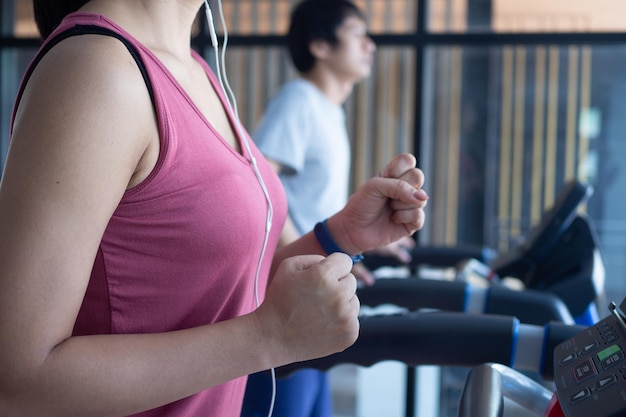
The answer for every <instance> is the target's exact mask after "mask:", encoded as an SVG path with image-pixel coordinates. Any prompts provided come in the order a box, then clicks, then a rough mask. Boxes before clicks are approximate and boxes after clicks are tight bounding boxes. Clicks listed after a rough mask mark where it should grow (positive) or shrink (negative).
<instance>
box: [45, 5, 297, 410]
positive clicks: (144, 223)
mask: <svg viewBox="0 0 626 417" xmlns="http://www.w3.org/2000/svg"><path fill="white" fill-rule="evenodd" d="M77 24H80V25H97V26H101V27H104V28H108V29H111V30H113V31H115V32H117V33H119V34H121V35H122V36H123V37H124V38H125V39H126V40H127V41H129V42H130V44H132V45H133V46H134V47H135V49H136V50H137V51H139V55H140V57H141V59H142V61H143V63H144V65H145V68H146V70H147V74H148V77H149V79H150V84H151V85H152V88H153V92H154V105H155V109H156V112H157V116H158V127H159V131H160V140H161V151H160V155H159V158H158V162H157V164H156V167H155V168H154V170H153V172H152V173H151V174H150V175H149V177H148V178H147V179H146V180H145V181H143V182H142V183H141V184H139V185H138V186H136V187H134V188H132V189H130V190H128V191H127V192H126V193H125V194H124V196H123V198H122V201H121V202H120V204H119V206H118V208H117V209H116V210H115V213H114V214H113V216H112V218H111V220H110V222H109V224H108V227H107V228H106V231H105V233H104V236H103V237H102V242H101V244H100V248H99V250H98V253H97V256H96V259H95V262H94V266H93V271H92V274H91V280H90V282H89V286H88V289H87V293H86V295H85V299H84V301H83V305H82V307H81V310H80V313H79V315H78V319H77V321H76V325H75V328H74V334H75V335H87V334H109V333H152V332H165V331H171V330H178V329H185V328H190V327H195V326H199V325H204V324H207V323H215V322H219V321H222V320H228V319H230V318H233V317H236V316H240V315H243V314H246V313H248V312H250V311H252V310H253V309H254V308H255V301H254V276H255V270H256V267H257V262H258V259H259V256H260V253H261V248H262V244H263V239H264V234H265V222H266V212H267V203H266V200H265V197H264V195H263V192H262V190H261V188H260V186H259V184H258V182H257V179H256V177H255V175H254V173H253V170H252V167H251V165H250V163H249V161H248V158H247V156H248V155H247V153H246V151H245V147H244V146H242V149H244V151H243V155H241V154H239V153H238V152H237V151H236V150H234V149H233V148H232V147H231V146H229V145H228V144H227V143H226V142H225V141H224V140H223V139H222V138H221V137H220V136H219V135H218V133H217V132H216V131H215V130H214V128H213V126H211V124H210V123H209V122H208V121H207V120H206V119H205V118H204V117H203V116H202V114H201V113H200V112H199V110H198V109H197V107H196V106H195V105H194V104H193V102H192V101H191V100H190V98H189V97H188V95H187V94H186V93H185V91H184V90H183V89H182V88H181V86H180V85H179V84H178V82H177V81H176V80H175V79H174V78H173V76H172V75H171V74H170V72H169V71H168V70H167V68H166V67H165V66H164V65H163V64H162V63H161V62H160V61H159V60H158V59H157V58H156V57H155V56H154V55H153V54H152V53H151V52H150V51H149V50H148V49H147V48H146V47H144V46H143V45H141V44H140V43H139V42H138V41H137V40H135V39H133V37H132V36H131V35H130V34H128V33H126V32H125V31H124V30H123V29H121V28H120V27H118V26H117V25H116V24H115V23H113V22H111V21H110V20H108V19H106V18H104V17H102V16H99V15H94V14H88V13H74V14H72V15H70V16H68V17H67V18H66V19H65V20H64V21H63V23H62V24H61V26H60V27H59V28H58V29H57V31H56V32H59V31H63V30H65V29H68V28H70V27H72V26H74V25H77ZM52 37H54V34H53V35H52V36H51V37H50V38H52ZM192 53H193V55H194V57H195V58H196V59H197V60H198V61H200V62H201V63H202V65H203V66H204V67H205V68H206V72H207V74H208V76H209V78H210V80H211V82H212V84H213V86H214V88H215V89H216V90H217V91H220V97H221V100H222V104H224V105H225V106H226V104H225V103H226V102H225V100H224V96H223V94H222V93H221V90H220V87H219V83H217V82H216V77H215V76H214V75H213V73H212V72H211V70H210V69H209V67H208V65H207V64H206V63H205V62H204V61H203V60H202V59H201V58H200V57H199V56H198V55H197V54H195V53H194V52H192ZM229 115H230V118H231V123H235V121H234V117H233V116H232V114H230V113H229ZM239 140H240V141H241V138H240V139H239ZM250 145H251V148H252V153H253V154H254V156H255V157H256V159H257V161H258V165H259V169H260V171H261V174H262V177H263V178H264V180H265V182H266V184H267V188H268V190H269V193H270V196H271V201H272V204H273V207H274V221H273V227H272V232H271V236H270V240H269V244H268V249H267V252H266V256H265V259H264V260H263V263H262V269H261V276H260V282H259V292H260V295H261V297H263V295H264V289H265V286H266V284H267V276H268V273H269V268H270V265H271V260H272V257H273V255H274V249H275V247H276V244H277V241H278V237H279V234H280V230H281V229H282V225H283V223H284V219H285V216H286V200H285V196H284V192H283V189H282V186H281V184H280V181H279V179H278V177H277V176H276V175H275V174H274V172H273V170H272V169H271V168H270V167H269V165H268V164H267V163H266V162H265V160H264V158H263V157H262V156H261V154H260V153H259V151H258V150H257V149H256V147H255V146H254V144H253V143H252V141H250ZM261 299H262V298H261ZM250 348H251V349H254V347H253V346H251V347H250ZM207 372H210V370H207ZM245 382H246V379H245V378H239V379H237V380H234V381H230V382H228V383H225V384H223V385H221V386H218V387H215V388H212V389H209V390H206V391H203V392H201V393H198V394H196V395H193V396H191V397H189V398H186V399H183V400H181V401H178V402H176V403H173V404H170V405H167V406H164V407H161V408H159V409H156V410H151V411H148V412H145V413H141V414H140V415H141V416H142V417H157V416H159V417H162V416H172V417H218V416H219V417H239V414H240V405H241V402H242V399H243V393H244V388H245Z"/></svg>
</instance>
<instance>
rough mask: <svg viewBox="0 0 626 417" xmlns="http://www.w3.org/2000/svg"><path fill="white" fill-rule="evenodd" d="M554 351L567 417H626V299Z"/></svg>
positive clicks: (558, 384) (561, 395)
mask: <svg viewBox="0 0 626 417" xmlns="http://www.w3.org/2000/svg"><path fill="white" fill-rule="evenodd" d="M609 310H610V311H611V314H610V315H609V316H607V317H606V318H604V319H603V320H601V321H600V322H598V323H597V324H595V325H593V326H590V327H589V328H587V329H585V330H583V331H582V332H580V333H579V334H577V335H576V336H574V337H572V338H570V339H568V340H567V341H565V342H563V343H561V344H560V345H558V346H557V347H556V349H555V350H554V382H555V384H556V391H557V395H558V398H559V403H560V404H561V408H562V409H563V412H564V413H565V415H566V416H567V417H588V416H594V417H618V416H626V357H625V354H626V314H625V313H624V310H626V299H624V301H622V303H621V305H620V306H619V307H617V306H616V304H615V303H613V302H612V303H611V305H610V306H609Z"/></svg>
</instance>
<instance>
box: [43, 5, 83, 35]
mask: <svg viewBox="0 0 626 417" xmlns="http://www.w3.org/2000/svg"><path fill="white" fill-rule="evenodd" d="M88 1H89V0H33V10H34V12H35V22H36V23H37V29H39V35H41V37H42V38H43V39H46V38H47V37H48V36H50V34H51V33H52V32H53V31H54V29H56V27H57V26H59V24H60V23H61V21H62V20H63V18H64V17H65V16H67V15H68V14H70V13H72V12H75V11H76V10H78V9H80V8H81V7H83V5H85V3H87V2H88Z"/></svg>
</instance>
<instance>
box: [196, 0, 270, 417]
mask: <svg viewBox="0 0 626 417" xmlns="http://www.w3.org/2000/svg"><path fill="white" fill-rule="evenodd" d="M204 7H205V14H206V18H207V24H208V26H209V32H210V36H211V44H212V46H213V52H214V54H215V65H216V72H217V78H218V81H219V84H220V87H221V88H222V91H223V92H224V95H225V98H226V102H227V103H228V105H229V107H230V110H231V112H232V113H233V114H234V115H235V125H236V127H237V131H238V133H239V137H241V140H242V142H243V144H244V147H245V148H246V153H247V154H248V157H249V158H250V164H251V165H252V169H253V171H254V175H255V176H256V178H257V181H258V182H259V185H260V186H261V190H262V191H263V195H264V196H265V200H266V201H267V217H266V222H265V237H264V239H263V246H262V248H261V253H260V255H259V261H258V262H257V267H256V271H255V276H254V301H255V305H256V307H257V308H258V307H259V305H260V300H259V275H260V274H261V265H262V263H263V259H264V258H265V252H266V250H267V245H268V241H269V235H270V231H271V229H272V220H273V217H274V208H273V206H272V201H271V199H270V195H269V191H268V190H267V187H266V185H265V181H263V177H262V176H261V172H260V171H259V168H258V166H257V163H256V159H255V158H254V155H253V154H252V150H251V149H250V143H249V142H248V138H247V136H246V133H245V131H244V129H243V126H242V125H241V121H240V119H239V111H238V109H237V98H236V97H235V94H234V93H233V90H232V88H231V86H230V83H229V82H228V76H227V74H226V46H227V44H228V30H227V28H226V20H225V18H224V11H223V8H222V1H221V0H218V8H219V14H220V20H221V24H222V29H223V31H224V42H223V45H222V53H221V59H220V57H219V42H218V41H217V34H216V32H215V24H214V22H213V13H212V12H211V7H210V6H209V2H208V0H204ZM271 375H272V396H271V401H270V408H269V411H268V417H271V416H272V414H273V410H274V404H275V401H276V371H275V370H274V368H272V369H271Z"/></svg>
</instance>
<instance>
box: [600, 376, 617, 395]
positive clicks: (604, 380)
mask: <svg viewBox="0 0 626 417" xmlns="http://www.w3.org/2000/svg"><path fill="white" fill-rule="evenodd" d="M615 382H617V377H616V376H615V375H609V376H607V377H606V378H602V379H600V380H599V381H598V382H596V389H597V390H598V391H600V390H603V389H605V388H606V387H608V386H610V385H612V384H614V383H615Z"/></svg>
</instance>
